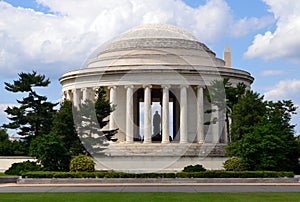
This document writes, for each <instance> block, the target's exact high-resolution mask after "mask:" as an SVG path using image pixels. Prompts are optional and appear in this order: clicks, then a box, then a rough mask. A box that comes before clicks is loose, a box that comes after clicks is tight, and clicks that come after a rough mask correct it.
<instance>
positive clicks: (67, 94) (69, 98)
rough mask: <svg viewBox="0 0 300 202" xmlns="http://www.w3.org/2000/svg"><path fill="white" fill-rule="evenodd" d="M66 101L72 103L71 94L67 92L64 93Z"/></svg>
mask: <svg viewBox="0 0 300 202" xmlns="http://www.w3.org/2000/svg"><path fill="white" fill-rule="evenodd" d="M66 99H67V100H70V101H72V96H71V92H70V91H69V90H67V91H66Z"/></svg>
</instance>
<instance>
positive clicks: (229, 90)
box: [205, 78, 246, 141]
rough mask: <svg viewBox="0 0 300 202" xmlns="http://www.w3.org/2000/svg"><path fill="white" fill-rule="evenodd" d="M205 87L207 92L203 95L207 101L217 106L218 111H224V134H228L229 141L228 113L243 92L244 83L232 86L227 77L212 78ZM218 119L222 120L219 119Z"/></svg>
mask: <svg viewBox="0 0 300 202" xmlns="http://www.w3.org/2000/svg"><path fill="white" fill-rule="evenodd" d="M207 88H208V92H207V93H206V94H205V95H206V97H207V99H208V101H209V102H210V103H211V104H213V105H215V106H217V107H218V110H219V111H221V112H225V124H226V133H227V134H226V135H227V136H228V140H229V141H231V136H230V115H231V113H232V108H233V106H234V105H235V104H236V103H237V102H238V99H239V98H240V97H242V96H243V95H244V94H245V92H246V85H245V84H244V83H238V84H237V85H236V86H232V83H230V81H229V78H224V79H223V80H214V81H213V82H212V83H211V85H210V86H208V87H207ZM212 111H213V110H209V111H208V112H212ZM219 121H223V120H222V119H221V120H219Z"/></svg>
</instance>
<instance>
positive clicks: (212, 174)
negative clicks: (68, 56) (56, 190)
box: [22, 171, 294, 178]
mask: <svg viewBox="0 0 300 202" xmlns="http://www.w3.org/2000/svg"><path fill="white" fill-rule="evenodd" d="M22 177H23V178H280V177H294V173H293V172H275V171H204V172H178V173H138V174H137V173H122V172H49V171H32V172H26V173H23V174H22Z"/></svg>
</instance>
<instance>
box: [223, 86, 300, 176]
mask: <svg viewBox="0 0 300 202" xmlns="http://www.w3.org/2000/svg"><path fill="white" fill-rule="evenodd" d="M295 111H296V107H295V106H294V105H293V103H292V101H290V100H286V101H278V102H272V101H264V99H263V96H260V95H259V94H258V93H254V92H252V91H249V92H247V93H246V94H245V96H243V97H241V98H240V99H239V101H238V103H237V104H236V105H234V107H233V112H232V121H233V122H232V126H231V136H232V137H233V142H231V143H229V145H228V147H227V151H228V154H229V155H234V156H238V157H240V158H241V161H242V163H243V165H244V166H245V167H246V168H247V169H248V170H274V171H283V170H284V171H297V170H298V169H299V162H298V159H299V157H300V147H299V146H300V145H299V142H297V141H296V137H295V136H294V127H295V126H294V125H292V124H290V121H291V116H292V114H294V113H295Z"/></svg>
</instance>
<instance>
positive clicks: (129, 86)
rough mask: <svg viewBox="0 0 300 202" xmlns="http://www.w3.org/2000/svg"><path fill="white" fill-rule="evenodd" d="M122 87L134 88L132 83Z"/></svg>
mask: <svg viewBox="0 0 300 202" xmlns="http://www.w3.org/2000/svg"><path fill="white" fill-rule="evenodd" d="M124 88H134V85H126V86H124Z"/></svg>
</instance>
